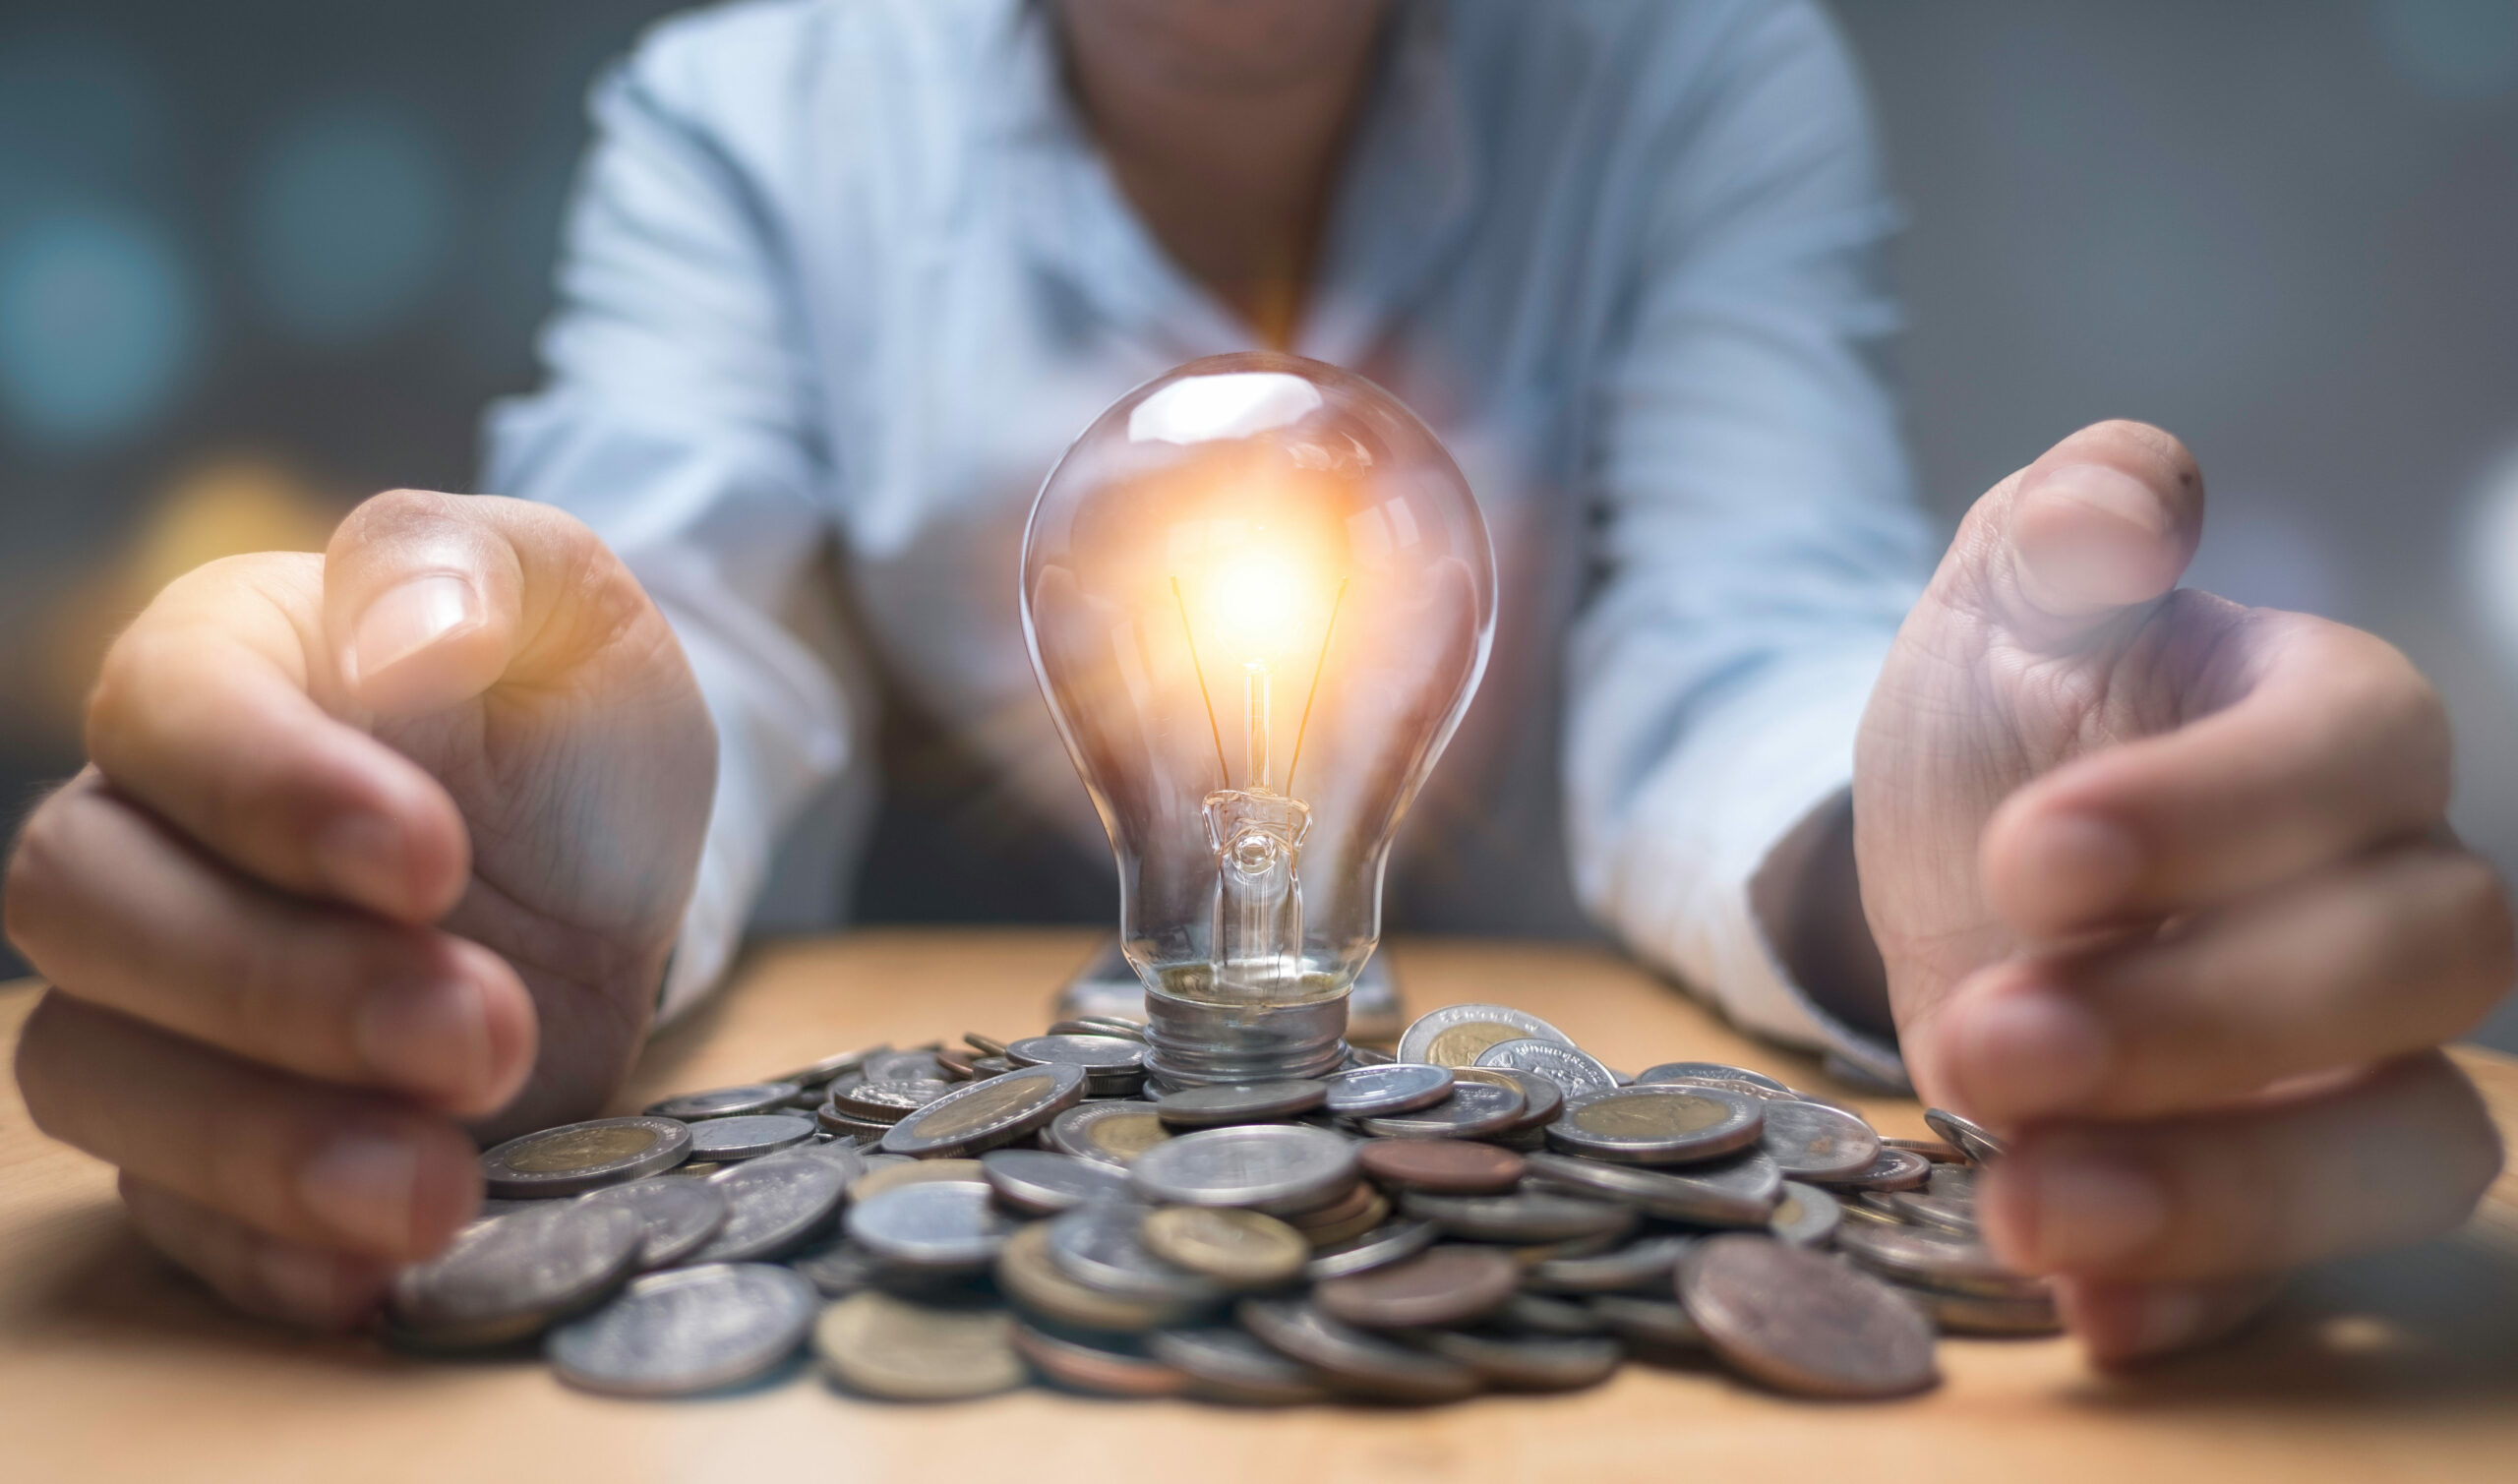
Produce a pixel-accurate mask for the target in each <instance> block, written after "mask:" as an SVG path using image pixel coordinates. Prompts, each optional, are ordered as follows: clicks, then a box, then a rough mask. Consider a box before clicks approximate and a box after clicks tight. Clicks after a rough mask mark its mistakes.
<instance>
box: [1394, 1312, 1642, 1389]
mask: <svg viewBox="0 0 2518 1484" xmlns="http://www.w3.org/2000/svg"><path fill="white" fill-rule="evenodd" d="M1674 1307H1675V1306H1674ZM1409 1343H1411V1344H1415V1345H1419V1346H1422V1347H1423V1348H1424V1349H1426V1350H1429V1351H1431V1352H1432V1353H1434V1354H1436V1355H1440V1356H1441V1357H1443V1358H1444V1359H1445V1360H1455V1361H1458V1362H1460V1363H1461V1364H1462V1365H1465V1366H1467V1367H1469V1369H1470V1370H1471V1371H1474V1372H1476V1373H1477V1378H1478V1379H1479V1380H1480V1381H1483V1382H1485V1383H1486V1384H1487V1385H1488V1386H1491V1387H1495V1388H1498V1389H1499V1390H1502V1391H1508V1392H1571V1391H1576V1390H1579V1389H1580V1388H1583V1387H1587V1386H1597V1385H1598V1384H1599V1383H1601V1382H1603V1381H1606V1380H1608V1379H1609V1377H1610V1376H1611V1375H1613V1374H1615V1373H1616V1371H1617V1367H1618V1362H1619V1361H1621V1360H1623V1359H1625V1358H1626V1352H1625V1351H1624V1350H1623V1349H1621V1348H1620V1347H1619V1345H1618V1342H1617V1341H1616V1340H1614V1339H1575V1338H1570V1337H1566V1336H1550V1335H1504V1334H1480V1333H1476V1332H1473V1331H1461V1330H1427V1331H1425V1332H1424V1333H1422V1334H1420V1335H1415V1336H1409Z"/></svg>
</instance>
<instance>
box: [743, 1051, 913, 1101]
mask: <svg viewBox="0 0 2518 1484" xmlns="http://www.w3.org/2000/svg"><path fill="white" fill-rule="evenodd" d="M890 1049H891V1047H889V1046H860V1047H858V1048H857V1049H856V1050H854V1051H841V1052H838V1053H837V1054H835V1055H830V1056H825V1057H823V1058H822V1059H821V1060H819V1061H816V1062H812V1063H809V1064H808V1065H806V1066H801V1067H798V1068H797V1069H796V1070H794V1071H792V1072H789V1073H786V1074H784V1075H783V1076H778V1077H772V1078H769V1079H767V1080H768V1081H770V1082H792V1083H794V1084H795V1085H796V1086H798V1087H800V1088H804V1089H807V1090H810V1089H813V1088H819V1087H827V1086H829V1085H830V1084H831V1083H833V1082H835V1081H837V1080H838V1079H840V1078H842V1077H845V1076H847V1075H849V1074H850V1073H852V1072H857V1073H863V1072H864V1071H865V1070H866V1063H867V1061H868V1060H869V1058H872V1057H876V1056H880V1055H882V1054H883V1053H884V1052H886V1051H888V1050H890ZM816 1100H818V1099H816Z"/></svg>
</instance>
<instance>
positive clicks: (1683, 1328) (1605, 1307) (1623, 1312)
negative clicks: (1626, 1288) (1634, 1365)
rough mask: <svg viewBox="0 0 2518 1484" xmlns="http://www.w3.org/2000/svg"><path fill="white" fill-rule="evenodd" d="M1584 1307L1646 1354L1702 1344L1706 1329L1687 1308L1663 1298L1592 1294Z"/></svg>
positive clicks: (1698, 1347) (1695, 1346) (1692, 1348)
mask: <svg viewBox="0 0 2518 1484" xmlns="http://www.w3.org/2000/svg"><path fill="white" fill-rule="evenodd" d="M1583 1307H1585V1308H1586V1309H1589V1310H1590V1311H1591V1313H1592V1315H1593V1316H1594V1317H1596V1318H1597V1319H1599V1321H1600V1322H1601V1323H1603V1324H1605V1325H1607V1326H1608V1327H1609V1329H1610V1330H1611V1331H1612V1332H1614V1333H1615V1334H1616V1336H1617V1337H1618V1338H1620V1339H1623V1340H1625V1341H1626V1342H1627V1343H1628V1344H1630V1345H1633V1346H1634V1347H1635V1348H1637V1349H1638V1350H1641V1351H1644V1352H1645V1353H1647V1354H1669V1353H1671V1352H1673V1351H1681V1350H1697V1349H1702V1348H1704V1346H1705V1332H1704V1331H1702V1330H1700V1329H1698V1328H1697V1324H1696V1321H1695V1320H1693V1319H1690V1318H1689V1317H1688V1311H1687V1310H1686V1309H1684V1308H1682V1307H1680V1306H1679V1305H1678V1304H1676V1303H1674V1302H1672V1301H1671V1300H1669V1299H1666V1298H1645V1297H1642V1296H1640V1295H1638V1294H1632V1293H1595V1294H1593V1295H1592V1296H1591V1297H1589V1298H1587V1299H1585V1300H1584V1301H1583Z"/></svg>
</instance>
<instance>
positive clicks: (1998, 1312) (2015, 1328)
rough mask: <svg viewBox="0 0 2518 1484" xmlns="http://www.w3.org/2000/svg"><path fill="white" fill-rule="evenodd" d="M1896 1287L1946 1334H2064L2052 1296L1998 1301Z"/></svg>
mask: <svg viewBox="0 0 2518 1484" xmlns="http://www.w3.org/2000/svg"><path fill="white" fill-rule="evenodd" d="M1892 1286H1894V1287H1895V1288H1896V1289H1897V1291H1898V1292H1899V1293H1901V1294H1903V1295H1904V1296H1905V1297H1907V1298H1909V1299H1911V1300H1913V1301H1914V1302H1916V1303H1918V1304H1921V1305H1922V1306H1923V1309H1924V1312H1925V1313H1926V1314H1929V1315H1931V1316H1932V1322H1933V1326H1934V1328H1936V1329H1938V1330H1940V1331H1941V1332H1942V1333H1943V1334H1945V1335H2057V1334H2061V1333H2062V1332H2063V1328H2064V1317H2063V1316H2062V1315H2061V1314H2059V1313H2057V1312H2056V1309H2055V1299H2054V1296H2053V1295H2052V1294H2046V1293H2036V1294H2022V1295H2018V1296H2013V1297H2004V1298H1994V1297H1988V1296H1986V1295H1984V1294H1981V1293H1943V1292H1941V1291H1939V1290H1937V1289H1933V1288H1916V1287H1910V1286H1907V1285H1905V1284H1902V1283H1900V1284H1893V1285H1892Z"/></svg>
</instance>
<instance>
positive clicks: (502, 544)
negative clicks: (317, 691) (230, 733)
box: [324, 490, 637, 716]
mask: <svg viewBox="0 0 2518 1484" xmlns="http://www.w3.org/2000/svg"><path fill="white" fill-rule="evenodd" d="M625 590H626V592H625ZM625 597H626V598H627V599H628V601H630V602H633V603H634V602H636V601H637V598H636V584H635V582H634V580H633V579H632V578H630V576H629V573H628V571H627V570H626V569H625V568H623V567H622V565H621V564H620V563H619V562H618V561H617V560H615V559H613V558H612V557H611V555H610V554H609V553H608V552H606V551H605V550H604V548H603V546H602V543H601V542H600V541H599V540H598V539H597V538H596V537H595V535H594V533H593V532H591V531H589V530H587V529H586V528H585V526H584V525H582V524H580V523H579V522H578V521H577V520H576V519H574V518H573V517H571V516H570V515H568V514H566V513H565V512H563V511H560V510H557V509H554V508H552V507H551V506H549V505H534V504H532V503H530V502H526V501H519V500H503V499H499V498H496V497H492V496H470V495H439V494H431V493H427V492H423V491H417V490H395V491H391V492H390V493H388V494H384V495H379V496H377V497H376V498H375V499H373V500H370V501H368V502H366V503H365V504H363V505H360V506H359V507H358V508H357V509H355V510H353V511H351V512H350V515H349V517H348V518H347V519H345V520H343V521H342V522H341V524H340V527H339V529H337V530H336V531H334V532H333V534H332V541H331V544H330V547H328V548H327V549H326V551H325V554H324V617H325V630H326V637H327V642H328V643H329V644H330V647H331V651H332V657H333V660H334V663H335V665H336V666H337V667H338V673H339V675H340V678H341V683H342V684H343V685H344V686H345V687H346V689H347V690H348V693H349V695H350V698H351V699H352V700H353V701H355V702H356V703H357V704H359V705H361V706H364V707H366V708H368V709H370V710H372V711H375V712H377V713H379V714H381V715H386V716H408V715H414V714H417V713H421V712H427V711H434V710H438V709H441V708H444V707H447V706H450V705H454V704H457V703H459V702H462V701H466V700H469V699H471V698H472V697H474V696H476V695H479V694H480V693H482V692H483V691H485V690H487V689H489V688H490V687H491V686H492V685H494V684H497V683H500V682H501V681H503V680H518V681H528V682H529V681H530V680H531V679H533V677H534V675H535V674H536V673H544V674H547V673H550V672H552V671H554V670H557V669H559V668H562V667H565V665H566V664H567V663H568V662H569V660H570V658H572V657H573V656H572V653H571V651H578V650H581V649H582V647H584V645H583V643H582V636H583V635H584V634H586V633H588V632H589V631H593V630H601V631H603V632H617V627H615V626H614V625H612V624H608V623H603V622H602V616H603V615H604V614H606V613H610V614H614V615H617V614H618V613H619V612H620V611H621V610H620V608H619V604H620V603H621V602H622V601H623V600H624V598H625Z"/></svg>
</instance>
